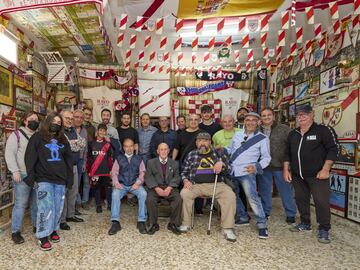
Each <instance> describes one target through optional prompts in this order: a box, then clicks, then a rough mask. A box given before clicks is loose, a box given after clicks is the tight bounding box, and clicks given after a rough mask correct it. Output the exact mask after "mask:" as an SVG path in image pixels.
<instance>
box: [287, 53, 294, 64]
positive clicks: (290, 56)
mask: <svg viewBox="0 0 360 270" xmlns="http://www.w3.org/2000/svg"><path fill="white" fill-rule="evenodd" d="M293 63H294V57H293V56H292V55H289V56H288V58H287V64H288V65H289V66H291V65H292V64H293Z"/></svg>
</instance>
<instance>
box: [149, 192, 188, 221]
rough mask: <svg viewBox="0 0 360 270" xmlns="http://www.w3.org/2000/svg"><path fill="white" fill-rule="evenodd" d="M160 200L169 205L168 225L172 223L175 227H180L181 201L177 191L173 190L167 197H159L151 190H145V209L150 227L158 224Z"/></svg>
mask: <svg viewBox="0 0 360 270" xmlns="http://www.w3.org/2000/svg"><path fill="white" fill-rule="evenodd" d="M161 199H162V200H167V201H168V202H169V203H170V207H171V214H170V223H173V224H175V225H176V226H180V225H181V207H182V199H181V196H180V193H179V191H178V190H177V189H173V190H172V192H171V193H170V195H169V196H167V197H160V196H159V195H158V194H157V193H156V191H155V190H153V189H150V190H149V189H148V190H147V197H146V207H147V211H148V215H149V223H150V225H154V224H157V223H158V222H157V220H158V202H159V201H160V200H161Z"/></svg>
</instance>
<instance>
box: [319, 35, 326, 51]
mask: <svg viewBox="0 0 360 270" xmlns="http://www.w3.org/2000/svg"><path fill="white" fill-rule="evenodd" d="M319 47H320V50H325V49H326V36H324V37H323V38H322V39H320V40H319Z"/></svg>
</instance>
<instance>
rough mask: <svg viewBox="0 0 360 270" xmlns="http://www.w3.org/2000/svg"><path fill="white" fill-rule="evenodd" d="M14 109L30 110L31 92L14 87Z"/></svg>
mask: <svg viewBox="0 0 360 270" xmlns="http://www.w3.org/2000/svg"><path fill="white" fill-rule="evenodd" d="M16 109H18V110H22V111H30V110H31V109H32V93H31V92H29V91H26V90H25V89H23V88H21V87H16Z"/></svg>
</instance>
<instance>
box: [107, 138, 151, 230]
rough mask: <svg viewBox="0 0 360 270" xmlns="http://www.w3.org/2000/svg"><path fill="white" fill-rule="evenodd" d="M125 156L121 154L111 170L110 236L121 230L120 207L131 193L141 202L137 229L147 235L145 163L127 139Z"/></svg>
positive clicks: (124, 146) (124, 145)
mask: <svg viewBox="0 0 360 270" xmlns="http://www.w3.org/2000/svg"><path fill="white" fill-rule="evenodd" d="M123 150H124V154H123V153H120V154H119V156H118V157H117V158H116V160H115V162H114V165H113V167H112V170H111V178H112V184H113V191H112V200H111V221H112V225H111V228H110V230H109V235H113V234H116V233H117V232H118V231H120V230H121V226H120V206H121V199H122V198H123V197H124V196H125V195H126V194H127V193H128V192H130V193H131V194H134V195H135V196H136V197H137V198H138V201H139V211H138V223H137V228H138V229H139V232H140V233H141V234H147V230H146V226H145V221H146V219H147V216H146V205H145V201H146V195H147V194H146V191H145V189H144V187H143V183H144V175H145V163H144V161H143V160H142V158H141V156H139V155H136V154H134V150H135V147H134V141H133V140H132V139H130V138H127V139H125V140H124V141H123Z"/></svg>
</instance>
